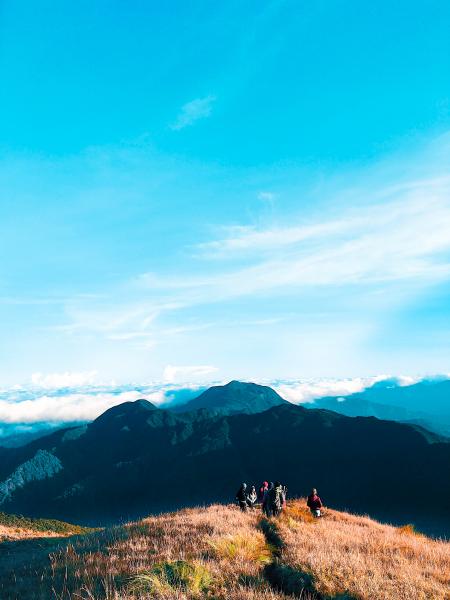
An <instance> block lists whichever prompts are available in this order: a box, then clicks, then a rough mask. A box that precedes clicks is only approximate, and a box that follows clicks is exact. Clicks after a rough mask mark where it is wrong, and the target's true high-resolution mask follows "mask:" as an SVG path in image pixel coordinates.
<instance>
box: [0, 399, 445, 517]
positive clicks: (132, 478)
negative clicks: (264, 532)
mask: <svg viewBox="0 0 450 600" xmlns="http://www.w3.org/2000/svg"><path fill="white" fill-rule="evenodd" d="M430 442H433V443H430ZM449 465H450V444H448V443H443V442H442V441H441V439H440V438H439V437H438V436H433V434H431V433H429V432H426V431H424V430H421V428H418V427H411V426H409V425H405V424H400V423H396V422H390V421H381V420H378V419H376V418H373V417H369V418H365V417H356V418H349V417H346V416H343V415H339V414H337V413H335V412H331V411H327V410H313V409H305V408H303V407H301V406H295V405H292V404H290V403H287V402H286V403H283V404H280V405H278V406H274V407H272V408H269V409H268V410H266V411H263V412H258V413H253V414H231V415H227V414H221V413H220V412H219V413H217V412H214V411H213V412H211V411H209V410H205V409H199V410H194V411H190V412H184V413H175V412H172V411H168V410H162V409H159V408H157V407H155V406H154V405H152V404H151V403H150V402H148V401H146V400H139V401H136V402H127V403H124V404H121V405H119V406H115V407H113V408H111V409H109V410H108V411H106V412H105V413H103V414H102V415H100V416H99V417H98V418H97V419H96V420H95V421H93V422H92V423H91V424H89V425H85V426H82V427H75V428H69V429H66V430H62V431H57V432H55V433H53V434H51V435H49V436H47V437H45V438H41V439H39V440H36V441H34V442H32V443H31V444H28V445H27V446H24V447H22V448H17V449H12V448H11V449H0V503H1V504H0V510H3V511H8V512H16V513H22V514H25V515H29V516H36V515H40V516H48V517H53V518H57V517H64V519H67V518H69V517H70V519H72V520H74V519H77V520H78V521H80V522H84V523H101V522H106V521H111V520H117V519H121V518H130V517H133V516H137V515H138V514H145V513H147V514H148V513H149V512H160V511H163V510H167V509H172V508H177V507H180V506H188V505H194V504H204V503H208V502H213V501H224V500H225V501H228V500H230V499H232V498H233V495H234V492H235V488H236V487H237V485H238V484H239V483H240V481H248V482H249V483H250V482H255V483H258V482H259V481H261V480H263V479H269V480H270V479H271V480H275V479H280V480H282V481H284V482H286V483H287V484H288V486H289V490H290V494H291V495H300V494H305V493H306V492H307V491H308V490H309V489H310V488H311V487H312V486H316V487H319V488H320V491H321V494H322V495H324V497H325V498H326V501H327V502H328V503H329V504H330V505H333V506H336V507H343V508H344V507H345V508H349V509H352V510H358V511H367V512H370V511H374V510H376V511H377V512H378V513H379V512H380V511H385V512H387V513H388V514H392V515H393V513H394V512H395V510H398V509H399V508H401V510H402V511H403V513H404V514H405V515H406V514H408V515H410V518H412V517H414V515H416V516H417V515H421V514H426V513H427V512H428V511H430V510H432V511H433V512H434V513H439V515H442V519H444V520H448V518H449V513H450V483H449V479H448V477H447V475H448V467H449ZM430 490H438V496H439V502H438V503H437V505H436V503H435V502H433V506H432V507H430V493H431V492H430ZM393 494H394V498H395V499H394V500H393ZM433 497H434V491H433Z"/></svg>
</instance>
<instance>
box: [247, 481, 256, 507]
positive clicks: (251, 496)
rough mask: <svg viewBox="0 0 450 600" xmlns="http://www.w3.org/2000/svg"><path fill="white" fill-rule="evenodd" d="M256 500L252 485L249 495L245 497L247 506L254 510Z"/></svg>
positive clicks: (254, 489)
mask: <svg viewBox="0 0 450 600" xmlns="http://www.w3.org/2000/svg"><path fill="white" fill-rule="evenodd" d="M257 500H258V494H257V493H256V488H255V486H254V485H252V487H251V489H250V494H248V496H247V504H248V506H249V507H250V508H255V504H256V501H257Z"/></svg>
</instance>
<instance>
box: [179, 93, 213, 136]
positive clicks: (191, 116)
mask: <svg viewBox="0 0 450 600" xmlns="http://www.w3.org/2000/svg"><path fill="white" fill-rule="evenodd" d="M215 100H216V97H215V96H205V97H204V98H196V99H195V100H191V101H190V102H187V103H186V104H184V105H183V106H182V107H181V111H180V113H179V115H178V116H177V118H176V120H175V122H174V123H172V125H170V128H171V129H173V130H175V131H178V130H180V129H184V128H185V127H189V125H193V124H194V123H195V122H196V121H198V120H199V119H204V118H206V117H209V116H210V114H211V112H212V105H213V103H214V101H215Z"/></svg>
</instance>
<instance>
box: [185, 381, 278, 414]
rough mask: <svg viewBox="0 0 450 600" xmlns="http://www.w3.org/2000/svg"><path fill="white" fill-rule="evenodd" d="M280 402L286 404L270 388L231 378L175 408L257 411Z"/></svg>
mask: <svg viewBox="0 0 450 600" xmlns="http://www.w3.org/2000/svg"><path fill="white" fill-rule="evenodd" d="M280 404H287V401H286V400H284V398H282V397H281V396H280V395H278V394H277V392H276V391H275V390H273V389H272V388H270V387H268V386H265V385H259V384H257V383H252V382H243V381H237V380H236V379H233V380H232V381H230V382H228V383H227V384H225V385H215V386H212V387H210V388H209V389H207V390H205V391H204V392H203V393H202V394H200V395H199V396H197V398H194V399H193V400H190V401H189V402H187V403H186V404H184V405H181V406H179V407H177V408H176V410H177V411H178V412H188V411H192V410H198V409H200V408H207V409H210V410H214V411H219V412H221V413H223V414H235V413H247V414H253V413H259V412H264V411H265V410H268V409H269V408H272V407H274V406H279V405H280Z"/></svg>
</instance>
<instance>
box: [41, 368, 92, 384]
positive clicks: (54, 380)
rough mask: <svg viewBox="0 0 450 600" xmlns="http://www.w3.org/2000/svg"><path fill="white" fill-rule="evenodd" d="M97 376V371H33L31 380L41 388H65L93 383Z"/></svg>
mask: <svg viewBox="0 0 450 600" xmlns="http://www.w3.org/2000/svg"><path fill="white" fill-rule="evenodd" d="M96 377H97V371H95V370H94V371H83V372H80V373H71V372H69V371H66V372H65V373H48V374H42V373H33V375H32V376H31V382H32V384H33V385H35V386H38V387H41V388H65V387H73V386H82V385H92V384H93V383H94V382H95V380H96Z"/></svg>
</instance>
